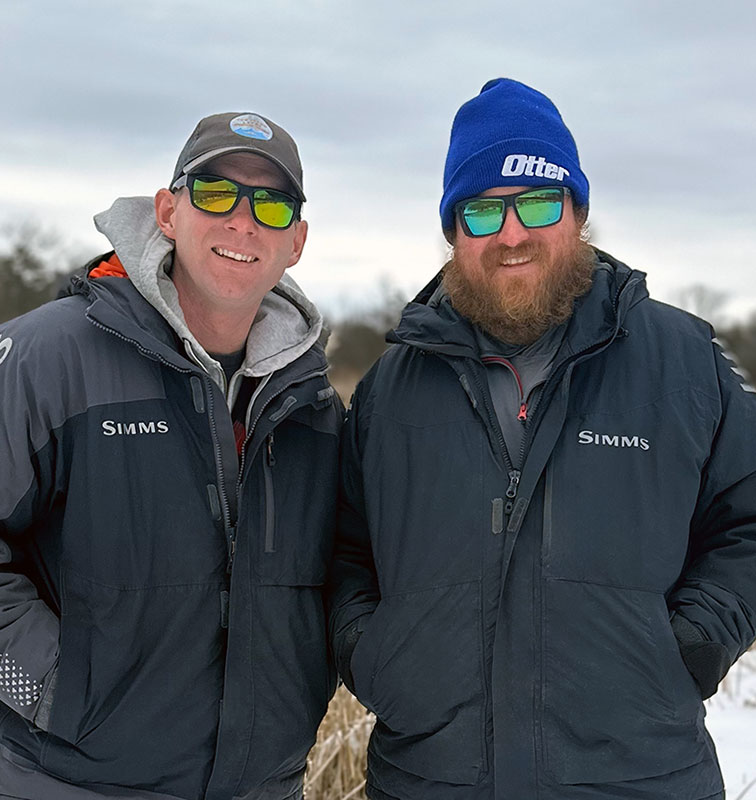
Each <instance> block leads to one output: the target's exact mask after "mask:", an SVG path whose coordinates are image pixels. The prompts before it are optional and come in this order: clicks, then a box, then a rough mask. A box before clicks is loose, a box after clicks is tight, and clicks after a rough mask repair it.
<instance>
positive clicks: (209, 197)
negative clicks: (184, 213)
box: [173, 173, 301, 230]
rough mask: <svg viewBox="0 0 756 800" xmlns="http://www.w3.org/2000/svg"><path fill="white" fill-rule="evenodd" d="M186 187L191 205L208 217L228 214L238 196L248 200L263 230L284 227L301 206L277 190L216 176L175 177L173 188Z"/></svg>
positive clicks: (237, 200)
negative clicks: (176, 178) (263, 227)
mask: <svg viewBox="0 0 756 800" xmlns="http://www.w3.org/2000/svg"><path fill="white" fill-rule="evenodd" d="M182 186H186V187H187V188H188V189H189V199H190V200H191V203H192V205H193V206H194V207H195V208H197V209H199V210H200V211H204V212H206V213H208V214H229V213H231V212H232V211H233V210H234V209H235V208H236V206H237V205H239V201H240V200H241V199H242V197H248V198H249V204H250V206H251V207H252V216H253V217H254V218H255V220H256V221H257V222H259V223H260V224H261V225H264V226H265V227H267V228H275V229H277V230H283V229H284V228H288V227H289V225H291V223H292V222H293V221H294V219H295V218H296V217H297V215H298V213H299V209H300V206H301V203H300V201H299V200H297V199H296V198H295V197H292V196H291V195H290V194H287V193H286V192H282V191H280V190H279V189H271V188H269V187H266V186H246V185H245V184H243V183H238V182H237V181H232V180H231V179H229V178H223V177H220V176H218V175H204V174H199V173H190V174H189V175H185V176H183V177H181V178H179V179H178V180H177V181H176V182H175V183H174V185H173V189H174V190H175V189H180V188H181V187H182Z"/></svg>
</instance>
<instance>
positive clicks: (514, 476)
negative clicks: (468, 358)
mask: <svg viewBox="0 0 756 800" xmlns="http://www.w3.org/2000/svg"><path fill="white" fill-rule="evenodd" d="M472 373H473V380H474V381H475V386H476V388H477V389H478V392H479V394H480V396H481V397H482V398H483V405H484V407H485V409H486V417H487V418H488V424H489V425H490V426H491V428H492V429H493V430H494V431H496V438H497V440H498V443H499V448H500V450H501V453H502V456H503V457H504V464H505V466H506V468H507V477H508V478H509V486H507V490H506V497H507V502H506V503H505V504H504V513H505V514H506V515H507V516H509V515H510V514H511V513H512V509H513V508H514V501H515V498H516V497H517V487H518V486H519V485H520V476H521V474H522V473H521V472H520V470H519V469H515V467H514V464H513V463H512V459H511V458H510V457H509V451H508V450H507V445H506V442H505V441H504V435H503V434H502V432H501V426H500V425H499V423H498V421H495V420H494V416H493V413H492V411H491V408H490V406H489V405H488V398H487V396H486V392H485V389H484V388H483V385H482V383H481V380H480V377H479V375H478V374H477V370H476V369H473V370H472Z"/></svg>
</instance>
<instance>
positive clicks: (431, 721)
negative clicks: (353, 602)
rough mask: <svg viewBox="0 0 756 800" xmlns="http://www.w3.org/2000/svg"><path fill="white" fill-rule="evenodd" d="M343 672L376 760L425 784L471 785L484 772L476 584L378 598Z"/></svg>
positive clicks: (480, 643)
mask: <svg viewBox="0 0 756 800" xmlns="http://www.w3.org/2000/svg"><path fill="white" fill-rule="evenodd" d="M351 667H352V675H353V677H354V682H355V691H356V693H357V696H358V697H359V699H360V700H361V701H362V702H363V703H364V704H365V705H366V706H367V707H368V708H370V709H371V710H372V711H374V712H375V714H376V716H377V717H378V721H377V723H376V727H375V730H374V732H373V736H372V739H371V745H370V746H371V751H372V752H373V753H374V754H375V755H376V756H378V758H380V759H383V760H385V761H387V762H389V763H391V764H393V765H394V766H396V767H398V768H399V769H401V770H404V771H405V772H410V773H413V774H415V775H419V776H421V777H423V778H427V779H429V780H436V781H446V782H448V783H457V784H465V785H473V784H475V783H477V782H478V780H479V778H480V775H481V773H482V772H483V771H484V770H485V768H486V764H485V748H484V739H483V726H484V716H483V715H484V706H485V704H484V692H483V680H482V672H483V657H482V633H481V616H480V585H479V582H477V581H476V582H471V583H462V584H455V585H452V586H443V587H438V588H433V589H425V590H422V591H417V592H410V593H406V594H400V595H393V596H389V597H384V598H383V599H382V600H381V602H380V603H379V605H378V607H377V608H376V610H375V612H374V613H373V616H372V617H371V619H370V622H369V623H368V625H367V627H366V629H365V631H364V632H363V634H362V636H361V637H360V639H359V641H358V642H357V645H356V646H355V649H354V653H353V654H352V661H351ZM384 778H385V780H386V781H389V783H390V781H391V778H390V776H388V775H387V776H384V777H382V781H384ZM392 788H393V789H395V790H396V791H397V792H400V791H401V787H400V786H396V787H391V786H390V785H388V784H387V785H386V789H387V791H389V792H391V791H392Z"/></svg>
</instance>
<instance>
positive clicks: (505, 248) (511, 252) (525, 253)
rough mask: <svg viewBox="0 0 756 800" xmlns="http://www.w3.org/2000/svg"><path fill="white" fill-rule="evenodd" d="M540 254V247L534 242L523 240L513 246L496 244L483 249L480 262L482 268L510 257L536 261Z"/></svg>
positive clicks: (497, 263)
mask: <svg viewBox="0 0 756 800" xmlns="http://www.w3.org/2000/svg"><path fill="white" fill-rule="evenodd" d="M541 255H542V248H541V247H540V246H539V245H538V244H537V243H536V242H524V243H523V244H518V245H515V246H514V247H510V246H509V245H506V244H497V245H494V246H493V247H491V248H489V249H486V250H484V251H483V253H482V254H481V263H482V265H483V267H484V268H487V269H488V268H491V269H492V268H494V267H498V266H499V264H501V263H502V262H504V261H506V260H508V259H510V258H527V259H528V260H529V261H537V260H538V259H539V258H540V257H541Z"/></svg>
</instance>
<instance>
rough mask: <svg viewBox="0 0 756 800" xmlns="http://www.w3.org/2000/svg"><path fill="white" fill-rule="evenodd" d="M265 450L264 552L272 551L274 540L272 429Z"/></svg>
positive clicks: (273, 550)
mask: <svg viewBox="0 0 756 800" xmlns="http://www.w3.org/2000/svg"><path fill="white" fill-rule="evenodd" d="M265 444H266V452H265V457H264V458H263V474H264V476H265V552H266V553H274V552H275V550H276V547H275V545H276V540H275V521H276V516H275V495H274V494H273V466H274V464H275V463H276V457H275V455H274V454H273V431H271V432H270V433H269V434H268V436H267V439H266V442H265Z"/></svg>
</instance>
